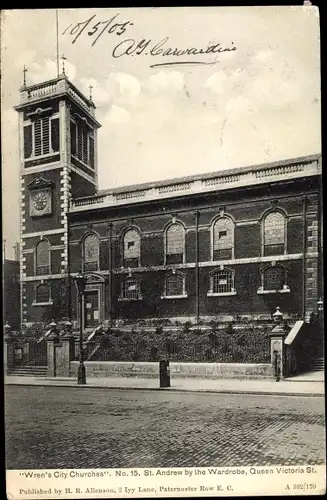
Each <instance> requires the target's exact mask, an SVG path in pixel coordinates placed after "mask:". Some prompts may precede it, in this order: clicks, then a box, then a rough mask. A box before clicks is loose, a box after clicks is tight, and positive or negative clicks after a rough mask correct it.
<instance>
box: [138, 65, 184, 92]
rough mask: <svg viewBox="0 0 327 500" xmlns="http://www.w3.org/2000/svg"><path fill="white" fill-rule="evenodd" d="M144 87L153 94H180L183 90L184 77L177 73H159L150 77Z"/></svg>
mask: <svg viewBox="0 0 327 500" xmlns="http://www.w3.org/2000/svg"><path fill="white" fill-rule="evenodd" d="M146 87H147V89H149V90H150V92H152V93H153V94H156V93H158V92H161V91H173V92H182V91H183V90H184V88H185V81H184V75H183V73H180V72H179V71H170V72H168V71H160V72H159V73H157V74H155V75H152V76H150V78H149V79H148V80H147V82H146Z"/></svg>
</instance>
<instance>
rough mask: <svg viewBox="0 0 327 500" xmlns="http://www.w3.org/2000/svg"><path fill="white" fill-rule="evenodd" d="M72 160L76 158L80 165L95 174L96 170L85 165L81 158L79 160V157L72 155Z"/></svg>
mask: <svg viewBox="0 0 327 500" xmlns="http://www.w3.org/2000/svg"><path fill="white" fill-rule="evenodd" d="M71 156H72V158H74V159H75V160H77V161H78V162H79V163H81V164H82V165H83V167H86V168H88V169H89V170H92V172H94V168H93V167H91V166H90V165H88V164H87V163H85V162H84V161H83V160H81V159H80V158H78V156H76V155H73V154H71Z"/></svg>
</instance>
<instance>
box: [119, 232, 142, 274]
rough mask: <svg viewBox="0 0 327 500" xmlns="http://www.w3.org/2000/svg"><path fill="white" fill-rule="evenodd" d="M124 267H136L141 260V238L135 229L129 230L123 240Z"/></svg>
mask: <svg viewBox="0 0 327 500" xmlns="http://www.w3.org/2000/svg"><path fill="white" fill-rule="evenodd" d="M123 247H124V248H123V259H124V267H138V266H139V265H140V258H141V238H140V234H139V232H138V231H137V230H136V229H129V230H128V231H126V233H125V234H124V238H123Z"/></svg>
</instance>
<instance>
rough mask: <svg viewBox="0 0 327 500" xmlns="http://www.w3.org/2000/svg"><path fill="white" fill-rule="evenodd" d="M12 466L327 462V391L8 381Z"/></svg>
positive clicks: (8, 450)
mask: <svg viewBox="0 0 327 500" xmlns="http://www.w3.org/2000/svg"><path fill="white" fill-rule="evenodd" d="M5 397H6V400H5V401H6V408H5V425H6V460H7V464H6V466H7V468H8V469H29V468H30V469H37V468H96V467H99V468H100V467H101V468H111V467H179V466H189V467H194V466H201V467H207V466H218V467H220V466H250V465H254V466H255V465H261V466H262V465H276V464H282V465H290V464H292V465H294V464H297V465H303V464H309V465H310V464H323V463H324V462H325V450H324V399H323V398H306V397H281V396H255V395H223V394H205V393H181V392H180V393H178V392H169V391H164V392H162V391H161V392H160V391H140V390H138V391H134V390H128V391H119V390H116V389H94V388H93V389H88V388H69V387H28V386H25V387H15V386H12V387H9V386H7V387H6V388H5Z"/></svg>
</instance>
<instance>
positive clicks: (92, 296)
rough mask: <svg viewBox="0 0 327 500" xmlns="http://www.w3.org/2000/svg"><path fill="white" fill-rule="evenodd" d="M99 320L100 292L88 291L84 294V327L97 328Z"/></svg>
mask: <svg viewBox="0 0 327 500" xmlns="http://www.w3.org/2000/svg"><path fill="white" fill-rule="evenodd" d="M99 319H100V318H99V291H98V290H88V291H86V292H85V294H84V327H85V328H93V327H95V326H97V325H98V323H99Z"/></svg>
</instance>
